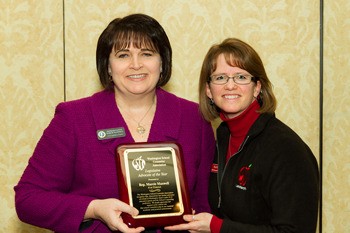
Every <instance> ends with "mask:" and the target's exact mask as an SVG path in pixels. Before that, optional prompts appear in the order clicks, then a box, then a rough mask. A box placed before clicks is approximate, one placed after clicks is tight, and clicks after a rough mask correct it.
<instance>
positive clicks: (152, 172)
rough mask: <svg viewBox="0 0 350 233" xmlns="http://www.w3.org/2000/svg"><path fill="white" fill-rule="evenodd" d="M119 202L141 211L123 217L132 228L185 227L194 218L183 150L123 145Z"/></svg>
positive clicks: (168, 144)
mask: <svg viewBox="0 0 350 233" xmlns="http://www.w3.org/2000/svg"><path fill="white" fill-rule="evenodd" d="M116 163H117V174H118V182H119V194H120V200H121V201H123V202H125V203H128V204H129V205H131V206H133V207H135V208H136V209H138V210H139V214H138V215H137V216H134V217H133V216H130V215H129V214H125V213H123V214H122V218H123V221H124V223H125V224H127V225H128V226H129V227H138V226H143V227H163V226H170V225H175V224H179V223H183V222H184V220H183V215H184V214H191V213H192V211H191V206H190V197H189V193H188V187H187V180H186V172H185V166H184V161H183V158H182V150H181V147H180V146H179V145H178V144H176V143H173V142H158V143H133V144H124V145H120V146H119V147H118V148H117V151H116Z"/></svg>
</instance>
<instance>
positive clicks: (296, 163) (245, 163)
mask: <svg viewBox="0 0 350 233" xmlns="http://www.w3.org/2000/svg"><path fill="white" fill-rule="evenodd" d="M229 136H230V131H229V129H228V126H227V124H226V123H225V122H223V123H221V125H220V126H219V128H218V129H217V152H216V156H215V161H214V164H218V172H217V173H216V172H213V171H212V173H211V177H210V187H209V201H210V205H211V208H212V212H213V214H215V215H216V216H218V217H220V218H223V219H224V220H223V224H222V227H221V230H220V232H221V233H225V232H227V233H248V232H249V233H272V232H273V233H282V232H283V233H287V232H288V233H315V231H316V224H317V216H318V202H319V172H318V164H317V161H316V159H315V157H314V155H313V154H312V152H311V150H310V148H309V147H308V146H307V145H306V144H305V143H304V142H303V141H302V139H301V138H300V137H299V136H298V135H297V134H296V133H295V132H294V131H293V130H292V129H290V128H289V127H288V126H287V125H285V124H284V123H282V122H281V121H280V120H278V119H277V118H276V117H275V115H274V114H261V115H260V116H259V118H258V119H257V120H256V121H255V122H254V124H253V125H252V127H251V128H250V130H249V132H248V135H247V137H246V138H245V140H244V142H243V143H242V145H241V147H240V149H239V150H238V152H237V153H236V154H235V155H234V156H233V157H231V158H230V159H229V161H228V162H227V164H226V162H225V161H226V153H227V148H228V142H229Z"/></svg>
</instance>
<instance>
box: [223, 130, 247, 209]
mask: <svg viewBox="0 0 350 233" xmlns="http://www.w3.org/2000/svg"><path fill="white" fill-rule="evenodd" d="M248 139H249V135H248V136H247V137H246V138H245V139H244V141H243V143H242V145H241V146H240V147H239V150H238V151H237V152H236V153H235V154H234V155H233V156H231V157H230V158H229V160H228V161H227V163H226V164H225V166H224V170H223V172H222V176H221V177H219V176H218V177H217V180H218V190H219V201H218V208H220V206H221V182H222V178H223V177H224V174H225V171H226V167H227V166H226V165H227V164H228V163H229V162H230V160H231V159H232V157H234V156H236V155H237V154H238V153H240V152H241V151H242V150H243V147H244V146H245V144H246V143H247V141H248ZM228 146H230V142H229V145H228ZM217 151H218V164H220V163H219V162H220V154H219V153H220V151H219V150H217ZM226 153H227V151H226ZM219 181H220V182H219Z"/></svg>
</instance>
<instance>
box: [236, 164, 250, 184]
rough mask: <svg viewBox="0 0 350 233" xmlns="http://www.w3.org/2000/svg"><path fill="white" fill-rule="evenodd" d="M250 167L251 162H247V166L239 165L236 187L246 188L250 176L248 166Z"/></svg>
mask: <svg viewBox="0 0 350 233" xmlns="http://www.w3.org/2000/svg"><path fill="white" fill-rule="evenodd" d="M251 167H252V164H249V165H248V166H244V167H241V169H240V170H239V173H238V184H236V188H239V189H242V190H247V187H246V185H247V182H248V180H249V176H250V168H251Z"/></svg>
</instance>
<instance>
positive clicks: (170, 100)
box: [157, 88, 199, 111]
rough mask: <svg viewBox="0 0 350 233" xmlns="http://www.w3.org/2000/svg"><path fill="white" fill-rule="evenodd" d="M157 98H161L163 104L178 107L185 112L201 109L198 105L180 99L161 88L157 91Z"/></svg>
mask: <svg viewBox="0 0 350 233" xmlns="http://www.w3.org/2000/svg"><path fill="white" fill-rule="evenodd" d="M157 96H158V97H160V99H161V100H162V104H164V105H167V106H176V107H179V108H181V109H183V110H184V109H186V110H192V111H193V110H195V111H198V109H199V105H198V103H196V102H194V101H191V100H187V99H185V98H182V97H179V96H177V95H175V94H173V93H170V92H167V91H165V90H163V89H161V88H158V89H157Z"/></svg>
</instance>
